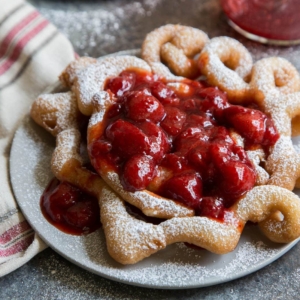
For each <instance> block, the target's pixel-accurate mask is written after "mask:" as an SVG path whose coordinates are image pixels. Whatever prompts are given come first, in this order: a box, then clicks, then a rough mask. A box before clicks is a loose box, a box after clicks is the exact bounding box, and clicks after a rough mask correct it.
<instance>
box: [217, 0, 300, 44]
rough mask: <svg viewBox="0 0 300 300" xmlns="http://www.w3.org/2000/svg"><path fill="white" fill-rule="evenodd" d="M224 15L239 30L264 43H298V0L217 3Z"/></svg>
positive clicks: (224, 1) (244, 0)
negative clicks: (269, 40) (262, 38)
mask: <svg viewBox="0 0 300 300" xmlns="http://www.w3.org/2000/svg"><path fill="white" fill-rule="evenodd" d="M221 5H222V7H223V9H224V12H225V13H226V15H227V16H228V18H229V19H230V20H232V21H233V22H234V23H235V24H236V25H238V26H239V27H240V28H242V29H243V30H245V31H247V32H249V33H252V34H255V35H257V36H260V37H265V38H267V39H273V40H282V41H293V40H299V39H300V1H299V0H221Z"/></svg>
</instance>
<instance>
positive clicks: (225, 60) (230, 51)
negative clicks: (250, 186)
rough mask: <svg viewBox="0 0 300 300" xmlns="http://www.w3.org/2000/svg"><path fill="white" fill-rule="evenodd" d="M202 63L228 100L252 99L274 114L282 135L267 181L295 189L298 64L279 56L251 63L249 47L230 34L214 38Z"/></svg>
mask: <svg viewBox="0 0 300 300" xmlns="http://www.w3.org/2000/svg"><path fill="white" fill-rule="evenodd" d="M199 66H200V68H201V70H202V73H203V74H204V75H205V76H206V77H207V80H208V82H209V83H210V84H212V85H214V86H217V87H219V88H220V89H221V90H222V91H225V92H226V93H227V95H228V100H229V102H231V103H235V104H247V102H248V101H249V99H251V100H252V101H254V102H255V103H256V104H258V106H259V107H260V108H261V110H262V111H263V112H265V113H266V114H268V115H270V116H271V117H272V119H273V121H274V124H275V126H276V128H277V130H278V132H279V133H280V138H279V140H278V141H277V143H276V144H275V146H274V147H273V149H272V151H271V153H270V155H269V156H268V158H267V160H266V163H265V165H266V171H267V172H268V173H269V174H270V178H269V181H268V184H271V185H272V184H274V185H278V186H282V187H284V188H287V189H289V190H292V189H293V188H294V186H295V182H296V180H297V178H298V177H299V176H300V157H299V155H298V154H297V153H296V151H295V149H294V147H293V145H292V141H291V120H292V119H293V118H295V117H297V116H299V114H300V77H299V73H298V72H297V70H296V69H295V67H294V66H293V65H292V64H291V63H289V62H288V61H287V60H285V59H283V58H280V57H270V58H264V59H261V60H259V61H257V62H256V63H255V64H254V65H252V59H251V55H250V53H249V52H248V50H247V49H246V48H245V47H244V46H243V45H242V44H240V43H239V42H238V41H236V40H234V39H232V38H228V37H218V38H213V39H211V40H210V41H209V42H208V43H207V44H206V46H205V47H204V49H203V51H202V52H201V54H200V56H199Z"/></svg>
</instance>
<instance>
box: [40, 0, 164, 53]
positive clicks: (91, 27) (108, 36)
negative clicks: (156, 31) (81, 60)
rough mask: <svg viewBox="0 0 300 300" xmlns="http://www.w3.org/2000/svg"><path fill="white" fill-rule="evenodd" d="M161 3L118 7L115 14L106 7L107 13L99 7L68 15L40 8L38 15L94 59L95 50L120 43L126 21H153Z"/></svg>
mask: <svg viewBox="0 0 300 300" xmlns="http://www.w3.org/2000/svg"><path fill="white" fill-rule="evenodd" d="M160 2H161V0H144V1H139V2H137V1H134V2H131V3H128V4H125V5H121V6H119V7H114V6H112V8H114V9H113V10H112V9H111V7H110V5H107V8H105V9H104V8H99V7H97V8H96V9H94V10H91V11H66V10H60V9H49V8H44V7H41V8H39V11H40V12H41V14H42V15H43V16H44V17H46V18H47V19H49V20H50V21H51V22H52V23H53V24H54V25H55V26H57V27H58V28H59V30H60V31H61V32H62V33H63V34H64V35H65V36H66V37H67V38H68V39H69V40H71V41H72V43H73V46H74V48H75V50H76V51H77V52H78V53H79V54H80V55H91V52H92V51H93V50H92V49H93V48H94V47H101V48H103V49H105V48H106V47H109V46H110V45H111V44H113V43H116V42H118V36H119V34H120V32H122V30H123V28H122V27H123V21H124V20H130V19H131V18H132V17H136V16H140V17H145V16H147V17H150V16H151V15H152V12H153V11H154V10H155V8H156V7H157V6H158V5H159V4H160ZM99 6H100V5H99ZM102 6H103V5H102ZM100 43H101V44H100Z"/></svg>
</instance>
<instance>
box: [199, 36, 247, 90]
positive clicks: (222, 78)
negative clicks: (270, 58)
mask: <svg viewBox="0 0 300 300" xmlns="http://www.w3.org/2000/svg"><path fill="white" fill-rule="evenodd" d="M233 53H234V55H235V56H236V59H238V65H237V66H235V70H234V71H233V70H230V69H229V68H227V67H225V66H224V63H225V62H227V61H230V56H232V55H233ZM208 57H209V58H208ZM206 60H208V61H207V63H206ZM201 61H203V70H204V71H205V73H206V75H207V76H208V79H209V80H210V78H213V77H215V78H216V80H217V81H218V82H219V83H222V85H223V88H224V89H225V90H242V89H247V88H248V84H247V83H246V82H245V81H244V80H243V79H244V78H245V77H246V76H248V75H249V74H250V72H251V68H252V57H251V55H250V53H249V52H248V50H247V49H246V48H245V47H244V46H243V45H242V44H240V43H239V42H237V41H236V40H234V39H232V38H229V37H224V36H222V37H217V38H213V39H211V40H210V42H209V43H207V44H206V46H205V47H204V49H203V51H202V52H201V55H200V62H201ZM229 63H230V62H229Z"/></svg>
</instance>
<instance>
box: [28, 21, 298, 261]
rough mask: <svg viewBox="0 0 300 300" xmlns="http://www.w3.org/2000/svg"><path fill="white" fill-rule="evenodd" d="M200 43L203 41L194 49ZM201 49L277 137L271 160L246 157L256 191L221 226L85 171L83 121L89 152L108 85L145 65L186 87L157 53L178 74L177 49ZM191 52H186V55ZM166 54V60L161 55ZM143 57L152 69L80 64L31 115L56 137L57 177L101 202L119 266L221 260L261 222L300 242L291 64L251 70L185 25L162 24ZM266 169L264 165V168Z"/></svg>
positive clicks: (204, 64) (281, 238) (239, 51)
mask: <svg viewBox="0 0 300 300" xmlns="http://www.w3.org/2000/svg"><path fill="white" fill-rule="evenodd" d="M154 33H155V34H154ZM194 36H197V39H199V40H200V41H199V43H198V42H197V43H195V47H190V41H191V39H192V40H193V37H194ZM151 39H154V41H153V40H152V41H151ZM224 43H225V44H224ZM151 44H153V49H151V47H150V46H151ZM174 47H176V50H174V49H175V48H174ZM203 47H204V49H203V50H202V52H201V54H200V56H199V61H198V62H199V64H200V66H201V71H202V72H203V74H204V75H205V76H206V77H207V80H208V82H209V83H211V84H214V85H216V86H217V87H219V88H220V89H222V90H223V91H225V92H227V94H228V98H229V101H231V102H234V103H238V104H246V103H247V102H246V101H248V99H249V98H251V99H253V101H254V102H255V103H256V104H258V105H259V107H260V108H261V109H262V111H263V112H265V113H267V114H269V115H270V116H271V117H272V118H273V121H274V123H275V125H276V127H277V129H278V131H279V133H280V139H279V140H278V142H277V143H276V144H275V146H274V147H273V149H271V153H270V154H269V156H268V157H266V156H265V153H264V152H263V150H262V149H257V150H253V151H252V150H251V151H248V156H249V159H250V160H251V162H252V163H253V165H254V166H255V169H256V172H257V174H258V176H257V177H258V179H257V182H256V184H257V186H255V187H254V188H253V189H252V190H250V191H249V192H247V193H246V194H244V195H243V196H242V197H241V198H240V199H239V200H238V201H237V202H236V203H235V204H234V205H233V206H231V207H230V208H229V209H228V210H227V211H226V212H225V213H226V216H225V218H224V222H223V223H222V222H219V221H217V220H215V219H213V218H208V217H201V216H194V214H195V212H194V210H193V209H191V208H187V207H185V206H183V205H180V204H178V203H176V202H175V201H173V200H170V199H166V198H163V197H161V196H158V195H156V194H154V193H152V192H150V191H147V190H142V191H138V192H134V193H133V192H128V191H125V190H124V189H123V186H122V185H121V182H120V178H119V175H118V173H117V172H115V171H113V170H112V169H111V168H110V167H109V166H108V165H106V163H105V162H101V163H100V167H99V168H98V169H97V172H98V173H99V175H100V176H101V177H100V176H99V175H96V174H95V173H93V172H91V171H89V170H88V169H86V168H85V167H84V158H83V154H82V152H81V144H82V143H83V139H82V137H81V133H80V131H79V127H80V126H79V125H80V124H79V122H80V121H79V119H80V118H79V116H80V115H81V114H83V115H87V116H89V117H90V119H89V125H88V145H91V144H92V143H93V142H94V141H95V140H97V138H99V137H100V136H101V135H102V133H103V131H104V130H105V122H104V119H105V113H106V112H107V110H108V109H109V108H110V107H111V106H112V105H113V104H114V103H115V100H116V99H115V97H114V95H113V94H112V93H111V92H110V91H105V90H104V87H105V83H106V80H107V79H109V78H112V77H116V76H118V75H119V74H120V73H121V72H122V71H125V70H128V69H129V68H140V69H143V70H145V71H147V72H151V71H153V72H155V73H157V74H158V75H160V76H162V77H164V78H165V79H166V80H167V81H168V80H170V81H171V82H173V83H172V84H174V79H175V81H179V84H180V83H181V80H182V78H181V77H177V76H175V75H173V74H172V73H171V72H170V71H169V69H168V68H167V67H166V66H165V65H163V64H162V63H161V62H160V55H162V57H163V59H164V60H165V61H167V62H168V63H169V66H170V68H172V70H175V71H174V72H175V73H176V74H178V72H177V71H176V67H174V66H172V67H171V65H172V64H173V62H169V61H168V59H169V58H168V55H169V54H170V53H172V51H173V50H174V51H179V52H180V53H183V54H184V55H186V56H194V55H195V54H196V53H197V52H200V51H201V49H202V48H203ZM186 48H189V49H188V50H183V49H186ZM170 49H171V50H170ZM172 49H173V50H172ZM178 49H179V50H178ZM180 49H181V50H180ZM164 51H166V53H167V54H162V53H164ZM170 51H171V52H170ZM176 53H177V52H176ZM142 56H143V58H144V59H145V60H146V61H147V62H145V61H144V60H141V59H139V58H137V57H132V56H118V57H106V58H103V59H101V60H99V61H96V60H94V59H90V58H81V59H78V60H76V61H74V62H72V63H71V64H70V65H69V66H68V67H67V68H66V69H65V71H64V72H63V73H62V75H61V76H60V80H61V81H62V83H63V84H64V85H65V86H68V87H69V88H70V90H71V91H69V92H65V93H58V94H49V95H47V94H46V95H41V96H40V97H39V98H38V99H37V100H36V101H35V103H34V104H33V106H32V110H31V116H32V118H33V119H34V120H35V121H36V122H37V123H38V124H39V125H41V126H42V127H44V128H45V129H46V130H47V131H49V132H50V133H51V134H52V135H54V136H55V137H56V148H55V150H54V153H53V156H52V162H51V165H52V171H53V173H54V175H55V176H56V177H57V178H58V179H59V180H62V181H67V182H69V183H71V184H74V185H75V186H77V187H79V188H81V189H83V190H84V191H86V192H88V193H90V194H92V195H94V196H96V197H97V198H98V202H99V206H100V215H101V222H102V224H103V230H104V233H105V237H106V244H107V250H108V252H109V254H110V255H111V256H112V257H113V258H114V259H115V260H116V261H118V262H120V263H122V264H134V263H137V262H138V261H141V260H142V259H144V258H146V257H148V256H150V255H152V254H153V253H156V252H157V251H159V250H161V249H164V248H165V247H166V246H167V245H169V244H172V243H176V242H187V243H191V244H194V245H197V246H200V247H202V248H205V249H207V250H209V251H211V252H213V253H217V254H224V253H228V252H230V251H232V250H234V248H235V247H236V245H237V243H238V241H239V239H240V235H241V233H242V231H243V228H244V226H245V224H246V222H247V221H252V222H257V223H258V224H259V226H260V228H261V230H262V232H263V233H264V234H265V235H266V236H267V237H268V238H269V239H270V240H272V241H275V242H278V243H288V242H291V241H293V240H295V239H296V238H298V237H299V236H300V201H299V198H298V197H297V196H296V195H295V194H293V193H292V192H290V191H289V189H290V190H291V189H293V187H294V185H295V180H296V179H297V178H298V177H299V175H300V160H299V157H298V155H297V154H296V152H295V150H294V149H293V146H292V142H291V139H290V136H291V119H292V118H294V117H295V116H298V115H300V92H299V89H300V79H299V75H298V73H297V71H296V70H295V69H294V67H293V66H292V65H290V64H289V63H288V62H287V61H285V60H283V59H280V58H267V59H263V60H261V61H259V62H256V63H255V64H254V65H253V64H252V59H251V55H250V54H249V53H248V51H247V50H246V48H244V47H243V46H241V44H239V43H238V42H237V41H235V40H233V39H230V38H226V37H220V38H214V39H212V40H211V41H208V38H207V36H206V35H205V34H204V33H202V32H200V33H199V32H198V31H195V30H194V29H193V28H188V27H185V26H180V25H166V26H163V27H161V28H159V29H157V30H156V31H154V32H153V33H150V34H149V35H148V36H147V37H146V39H145V42H144V44H143V49H142ZM188 72H191V68H189V70H188ZM264 72H265V73H266V74H264ZM179 75H180V76H186V75H183V74H180V73H179ZM245 99H246V100H245ZM236 138H237V139H238V137H236ZM283 153H284V155H282V154H283ZM261 162H264V163H265V165H266V168H262V167H261V165H260V163H261ZM125 202H128V203H130V204H132V205H134V206H136V207H137V208H139V209H140V210H141V211H142V212H143V213H144V214H145V215H147V216H154V217H159V218H163V219H167V220H165V221H163V222H161V223H160V224H159V225H153V224H151V223H147V222H144V221H141V220H138V219H136V218H134V217H133V216H131V215H130V214H129V213H128V212H127V210H126V207H125Z"/></svg>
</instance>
